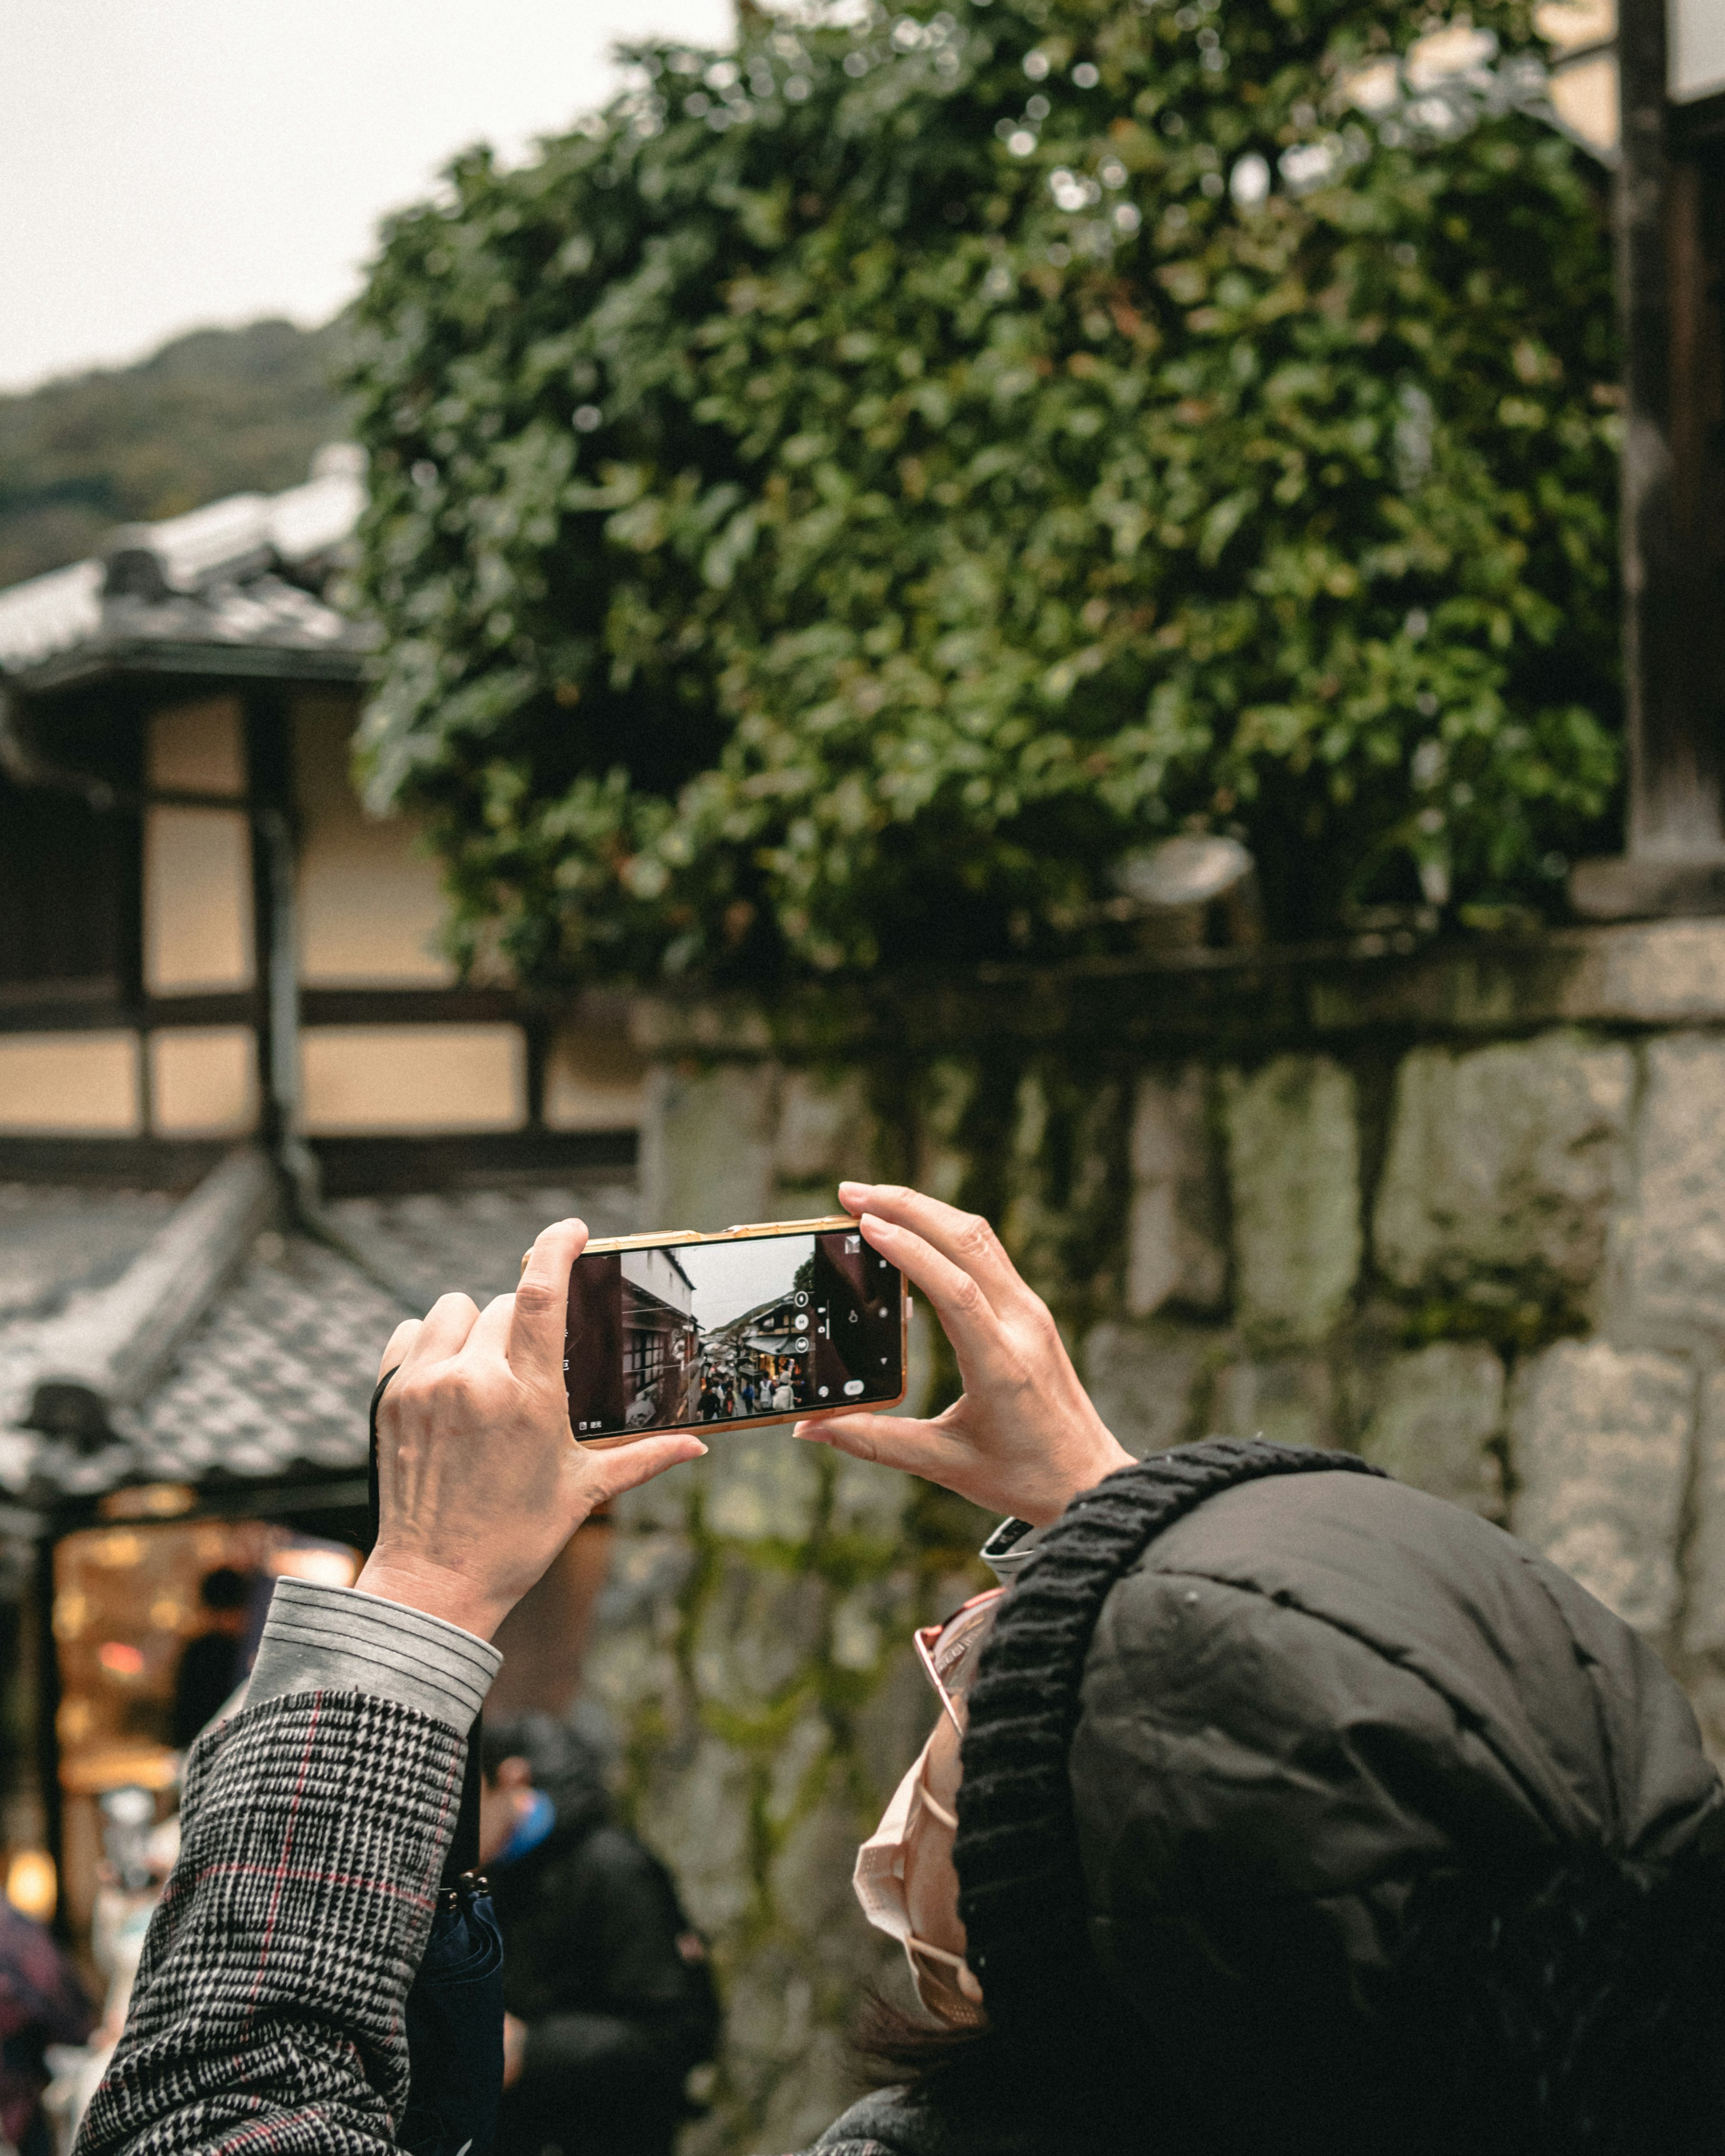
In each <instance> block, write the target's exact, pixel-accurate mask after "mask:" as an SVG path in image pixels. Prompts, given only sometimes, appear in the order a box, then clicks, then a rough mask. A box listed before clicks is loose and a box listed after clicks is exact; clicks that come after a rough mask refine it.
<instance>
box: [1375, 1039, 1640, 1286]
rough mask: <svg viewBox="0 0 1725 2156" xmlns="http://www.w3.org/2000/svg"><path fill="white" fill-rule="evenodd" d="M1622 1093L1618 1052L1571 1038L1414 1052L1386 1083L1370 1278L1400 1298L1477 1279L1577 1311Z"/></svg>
mask: <svg viewBox="0 0 1725 2156" xmlns="http://www.w3.org/2000/svg"><path fill="white" fill-rule="evenodd" d="M1634 1092H1635V1064H1634V1059H1633V1057H1632V1056H1631V1055H1630V1051H1629V1050H1628V1049H1627V1048H1625V1047H1623V1046H1622V1045H1620V1044H1618V1043H1615V1042H1589V1041H1588V1040H1587V1039H1584V1037H1582V1036H1581V1035H1579V1034H1573V1033H1552V1034H1544V1035H1543V1036H1542V1037H1541V1038H1540V1039H1536V1040H1527V1041H1507V1042H1502V1043H1500V1044H1498V1045H1495V1046H1492V1047H1490V1048H1481V1049H1478V1050H1474V1051H1473V1052H1471V1054H1468V1055H1450V1053H1448V1051H1447V1050H1443V1049H1437V1048H1419V1049H1415V1050H1414V1052H1413V1053H1412V1054H1411V1055H1409V1056H1408V1057H1407V1059H1406V1060H1405V1061H1404V1063H1403V1065H1402V1066H1401V1069H1400V1070H1399V1072H1398V1073H1397V1076H1396V1086H1395V1101H1394V1110H1393V1113H1392V1117H1391V1122H1390V1133H1389V1152H1388V1154H1387V1157H1386V1158H1385V1162H1384V1179H1383V1183H1382V1185H1381V1186H1380V1188H1379V1190H1378V1204H1377V1209H1376V1213H1375V1215H1374V1219H1373V1245H1374V1254H1375V1256H1376V1259H1377V1262H1378V1267H1379V1268H1380V1270H1382V1271H1383V1272H1384V1275H1385V1276H1386V1277H1387V1278H1389V1280H1390V1281H1393V1282H1394V1284H1395V1286H1398V1287H1399V1288H1401V1289H1403V1290H1404V1291H1422V1290H1423V1291H1427V1292H1445V1291H1447V1292H1454V1291H1456V1290H1458V1289H1461V1290H1464V1291H1465V1288H1466V1283H1467V1281H1468V1279H1469V1276H1470V1275H1471V1274H1475V1273H1481V1272H1483V1273H1487V1274H1491V1275H1495V1276H1499V1277H1500V1278H1501V1277H1502V1276H1505V1275H1508V1276H1518V1277H1522V1278H1524V1279H1527V1280H1528V1281H1531V1282H1533V1283H1536V1284H1537V1283H1547V1284H1548V1283H1553V1282H1555V1283H1559V1284H1561V1286H1562V1287H1563V1290H1564V1291H1565V1294H1566V1299H1567V1300H1568V1301H1571V1302H1572V1303H1582V1304H1584V1303H1585V1302H1586V1301H1587V1291H1589V1289H1590V1288H1591V1286H1592V1284H1593V1282H1594V1279H1595V1277H1596V1276H1597V1275H1598V1274H1599V1270H1600V1267H1601V1262H1602V1259H1603V1255H1604V1248H1605V1234H1606V1226H1607V1222H1608V1219H1609V1214H1610V1210H1611V1208H1612V1205H1613V1204H1614V1203H1615V1200H1616V1199H1617V1198H1618V1196H1619V1194H1620V1191H1621V1189H1622V1188H1623V1185H1624V1181H1625V1168H1626V1158H1627V1142H1628V1134H1629V1122H1630V1104H1631V1101H1632V1100H1633V1097H1634Z"/></svg>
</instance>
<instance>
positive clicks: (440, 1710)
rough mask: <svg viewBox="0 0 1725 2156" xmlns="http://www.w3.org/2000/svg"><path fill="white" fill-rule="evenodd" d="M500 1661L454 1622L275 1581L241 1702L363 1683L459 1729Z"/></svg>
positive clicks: (348, 1592) (377, 1694)
mask: <svg viewBox="0 0 1725 2156" xmlns="http://www.w3.org/2000/svg"><path fill="white" fill-rule="evenodd" d="M502 1661H503V1657H502V1655H501V1654H500V1653H499V1652H498V1650H496V1648H495V1647H494V1646H492V1645H490V1642H489V1641H487V1640H478V1639H475V1637H474V1635H473V1634H472V1633H471V1632H464V1631H463V1630H461V1628H460V1626H459V1625H446V1624H445V1623H444V1620H443V1619H442V1618H441V1617H428V1616H427V1615H426V1614H425V1613H424V1610H423V1609H408V1607H407V1606H406V1605H405V1604H403V1603H400V1602H386V1601H385V1600H384V1599H383V1598H382V1595H380V1594H367V1593H366V1592H365V1590H364V1589H362V1588H358V1587H319V1586H316V1585H314V1584H312V1583H311V1582H310V1581H309V1580H304V1579H279V1580H277V1581H276V1583H275V1599H274V1600H273V1601H272V1602H271V1603H270V1616H269V1620H268V1621H267V1622H266V1624H265V1625H264V1636H263V1639H262V1640H260V1641H259V1645H258V1659H257V1661H255V1662H254V1664H253V1665H252V1676H251V1682H250V1684H249V1686H248V1687H247V1690H246V1697H245V1703H246V1705H247V1706H248V1707H256V1706H258V1705H259V1704H260V1702H263V1701H264V1700H266V1699H280V1697H282V1695H283V1694H284V1693H285V1692H292V1691H363V1692H369V1693H370V1694H371V1695H372V1697H373V1698H374V1699H393V1700H395V1701H397V1702H399V1703H400V1705H402V1706H403V1707H417V1708H418V1710H419V1712H421V1713H422V1714H429V1715H430V1716H431V1717H433V1718H434V1720H436V1721H438V1722H444V1724H446V1725H447V1726H448V1727H449V1728H451V1729H454V1730H457V1731H459V1732H460V1734H461V1735H462V1736H464V1737H465V1735H466V1734H467V1732H468V1730H469V1729H470V1727H472V1725H473V1718H474V1717H475V1715H476V1714H477V1713H478V1712H479V1711H480V1707H481V1706H483V1704H484V1703H485V1694H486V1693H487V1692H488V1691H490V1688H491V1680H492V1678H493V1677H494V1676H496V1674H497V1671H498V1670H499V1668H500V1667H501V1665H502Z"/></svg>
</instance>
